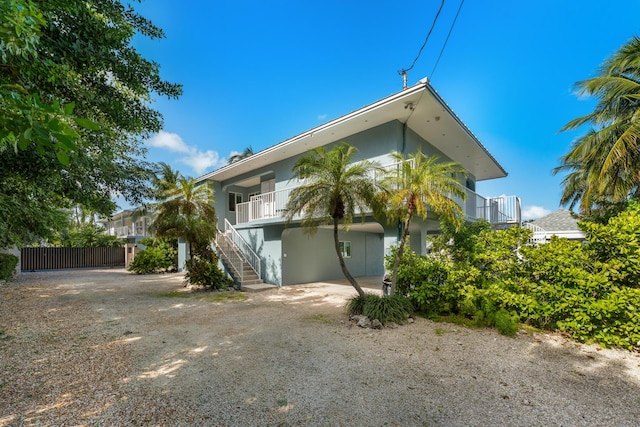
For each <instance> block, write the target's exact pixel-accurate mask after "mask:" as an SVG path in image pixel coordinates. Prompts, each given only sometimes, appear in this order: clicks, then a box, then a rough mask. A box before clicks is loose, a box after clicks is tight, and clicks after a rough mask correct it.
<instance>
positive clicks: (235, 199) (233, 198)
mask: <svg viewBox="0 0 640 427" xmlns="http://www.w3.org/2000/svg"><path fill="white" fill-rule="evenodd" d="M238 203H242V193H234V192H231V191H230V192H229V212H235V211H236V205H237V204H238Z"/></svg>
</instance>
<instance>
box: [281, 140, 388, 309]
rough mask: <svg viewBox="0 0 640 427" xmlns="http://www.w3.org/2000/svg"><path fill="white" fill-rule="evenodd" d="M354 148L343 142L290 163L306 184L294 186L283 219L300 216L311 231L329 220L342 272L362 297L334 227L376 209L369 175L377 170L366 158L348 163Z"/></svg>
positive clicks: (374, 193)
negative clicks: (293, 163)
mask: <svg viewBox="0 0 640 427" xmlns="http://www.w3.org/2000/svg"><path fill="white" fill-rule="evenodd" d="M356 152H357V148H355V147H353V146H351V145H349V144H347V143H346V142H343V143H342V144H339V145H336V146H335V147H334V148H332V149H331V150H329V151H327V149H326V147H318V148H315V149H313V150H311V151H310V152H309V153H308V154H307V155H306V156H303V157H301V158H299V159H298V161H297V162H296V163H295V165H294V166H293V177H294V178H297V179H299V180H307V182H308V183H306V184H304V185H302V186H300V187H297V188H295V189H294V190H292V191H291V194H290V195H289V200H288V202H287V208H286V210H287V222H288V223H290V222H291V221H292V220H293V219H294V217H296V216H297V215H302V226H303V227H304V228H305V229H306V231H307V232H309V233H310V234H313V233H315V232H316V231H317V228H318V226H319V225H321V224H330V223H333V240H334V247H335V251H336V254H337V256H338V262H339V263H340V268H341V269H342V273H343V274H344V276H345V277H346V278H347V280H348V281H349V283H350V284H351V285H352V286H353V287H354V288H355V289H356V291H357V292H358V294H359V295H360V296H361V297H362V298H366V295H365V293H364V291H363V290H362V288H361V287H360V285H359V284H358V282H357V281H356V280H355V279H354V277H353V276H352V275H351V273H350V272H349V270H348V268H347V265H346V264H345V262H344V258H343V257H342V252H341V251H340V240H339V237H338V226H339V224H340V223H341V224H342V228H343V229H345V230H346V229H348V227H349V225H350V224H351V223H352V222H353V218H354V217H355V215H356V212H357V211H360V212H361V213H362V215H363V219H364V214H365V213H366V212H367V211H368V208H369V207H373V208H374V210H375V208H376V203H377V202H376V197H375V195H376V186H375V184H374V183H373V180H372V179H371V177H372V176H373V173H374V172H375V171H376V170H377V169H379V167H378V165H376V164H375V163H372V162H369V161H362V162H358V163H352V159H353V156H354V154H355V153H356Z"/></svg>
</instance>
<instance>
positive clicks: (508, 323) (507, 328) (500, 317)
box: [494, 308, 519, 337]
mask: <svg viewBox="0 0 640 427" xmlns="http://www.w3.org/2000/svg"><path fill="white" fill-rule="evenodd" d="M494 320H495V325H496V329H497V330H498V332H500V333H501V334H502V335H507V336H509V337H513V336H515V335H516V333H517V332H518V326H519V319H518V315H514V314H509V312H508V311H507V310H505V309H504V308H501V309H500V310H498V311H497V312H496V314H495V317H494Z"/></svg>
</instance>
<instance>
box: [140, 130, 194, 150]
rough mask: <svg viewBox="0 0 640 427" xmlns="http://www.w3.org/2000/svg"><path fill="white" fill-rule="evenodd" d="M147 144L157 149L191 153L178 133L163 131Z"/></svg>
mask: <svg viewBox="0 0 640 427" xmlns="http://www.w3.org/2000/svg"><path fill="white" fill-rule="evenodd" d="M147 144H149V145H150V146H152V147H156V148H166V149H167V150H169V151H174V152H176V153H189V152H190V151H191V150H192V148H190V147H189V146H188V145H187V144H186V143H185V142H184V141H183V140H182V138H180V135H178V134H177V133H169V132H165V131H163V130H161V131H160V132H158V133H157V134H155V135H153V136H152V137H151V138H150V139H148V140H147Z"/></svg>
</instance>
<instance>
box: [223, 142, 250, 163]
mask: <svg viewBox="0 0 640 427" xmlns="http://www.w3.org/2000/svg"><path fill="white" fill-rule="evenodd" d="M253 155H254V152H253V148H251V146H248V147H247V148H245V149H244V151H243V152H242V153H236V154H233V155H232V156H229V160H228V161H227V164H228V165H230V164H232V163H236V162H239V161H240V160H243V159H246V158H247V157H251V156H253Z"/></svg>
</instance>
